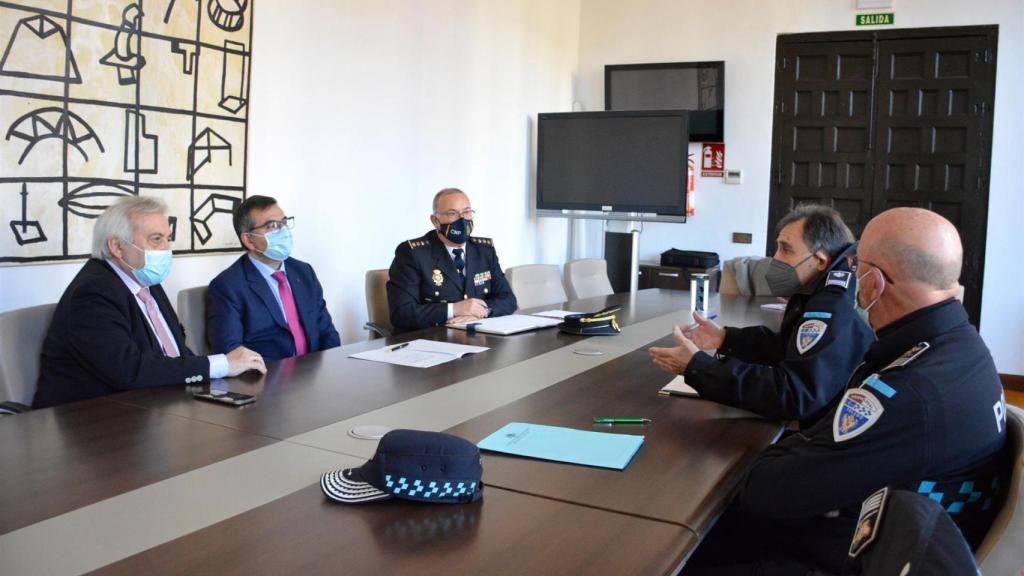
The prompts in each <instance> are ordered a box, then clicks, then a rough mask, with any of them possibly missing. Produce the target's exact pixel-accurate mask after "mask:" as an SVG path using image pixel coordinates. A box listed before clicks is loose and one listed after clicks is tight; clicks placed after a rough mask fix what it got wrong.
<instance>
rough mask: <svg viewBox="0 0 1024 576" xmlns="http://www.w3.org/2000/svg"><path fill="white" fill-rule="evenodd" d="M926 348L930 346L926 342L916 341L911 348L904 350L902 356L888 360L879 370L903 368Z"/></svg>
mask: <svg viewBox="0 0 1024 576" xmlns="http://www.w3.org/2000/svg"><path fill="white" fill-rule="evenodd" d="M928 348H930V346H929V344H928V343H927V342H918V343H917V344H915V345H914V347H913V348H911V349H910V350H907V351H906V352H904V353H903V355H902V356H900V357H899V358H897V359H895V360H893V361H892V362H890V363H889V365H888V366H886V367H885V368H882V369H881V370H880V372H885V371H886V370H892V369H893V368H903V367H904V366H906V365H907V364H910V363H911V362H913V361H914V359H916V358H917V357H918V356H920V355H921V354H924V351H925V350H927V349H928Z"/></svg>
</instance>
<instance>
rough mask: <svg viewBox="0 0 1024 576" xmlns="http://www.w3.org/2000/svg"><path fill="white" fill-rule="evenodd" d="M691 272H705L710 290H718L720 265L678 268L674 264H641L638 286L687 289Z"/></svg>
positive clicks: (642, 288)
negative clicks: (709, 283)
mask: <svg viewBox="0 0 1024 576" xmlns="http://www.w3.org/2000/svg"><path fill="white" fill-rule="evenodd" d="M691 274H707V275H708V279H709V281H710V282H711V291H712V292H718V283H719V280H720V278H721V266H714V267H712V268H679V267H676V266H659V265H658V264H641V265H640V280H639V288H640V290H644V289H645V288H667V289H669V290H689V289H690V275H691Z"/></svg>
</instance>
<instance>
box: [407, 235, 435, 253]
mask: <svg viewBox="0 0 1024 576" xmlns="http://www.w3.org/2000/svg"><path fill="white" fill-rule="evenodd" d="M407 242H408V243H409V248H412V249H413V250H415V249H416V248H423V247H425V246H429V245H430V242H427V241H426V240H423V239H422V238H413V239H412V240H407Z"/></svg>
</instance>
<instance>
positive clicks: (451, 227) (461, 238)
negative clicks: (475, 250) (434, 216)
mask: <svg viewBox="0 0 1024 576" xmlns="http://www.w3.org/2000/svg"><path fill="white" fill-rule="evenodd" d="M438 231H439V232H440V233H441V234H442V235H443V236H444V237H445V238H447V239H448V241H449V242H451V243H452V244H465V243H466V241H467V240H469V235H470V234H472V233H473V221H472V220H466V219H465V218H459V219H458V220H456V221H455V222H452V223H451V224H441V225H440V226H438Z"/></svg>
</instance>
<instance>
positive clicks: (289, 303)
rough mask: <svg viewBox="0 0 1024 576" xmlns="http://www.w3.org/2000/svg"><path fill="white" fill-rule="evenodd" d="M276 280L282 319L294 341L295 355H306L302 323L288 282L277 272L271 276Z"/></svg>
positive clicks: (282, 274)
mask: <svg viewBox="0 0 1024 576" xmlns="http://www.w3.org/2000/svg"><path fill="white" fill-rule="evenodd" d="M271 276H273V277H274V280H277V293H278V294H279V295H280V296H281V304H282V305H283V306H284V318H285V320H287V321H288V330H291V333H292V338H294V339H295V355H296V356H302V355H303V354H305V353H306V351H307V349H308V345H307V344H306V333H305V332H303V331H302V322H300V321H299V309H298V308H296V307H295V298H293V297H292V291H291V289H290V288H288V282H287V281H286V280H285V278H284V272H281V271H280V270H278V271H277V272H274V273H273V274H271Z"/></svg>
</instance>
